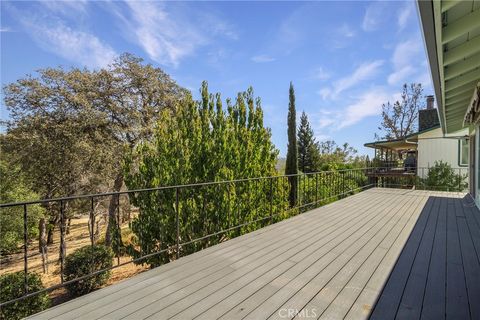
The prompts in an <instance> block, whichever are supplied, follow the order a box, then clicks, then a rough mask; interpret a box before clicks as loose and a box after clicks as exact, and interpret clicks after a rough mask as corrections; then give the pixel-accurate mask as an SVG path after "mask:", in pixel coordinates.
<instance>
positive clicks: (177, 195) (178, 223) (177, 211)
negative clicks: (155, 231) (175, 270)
mask: <svg viewBox="0 0 480 320" xmlns="http://www.w3.org/2000/svg"><path fill="white" fill-rule="evenodd" d="M178 192H179V191H178V187H176V188H175V213H176V218H175V220H176V221H175V223H176V228H177V259H178V258H180V214H179V210H180V208H179V206H178V198H179V194H178Z"/></svg>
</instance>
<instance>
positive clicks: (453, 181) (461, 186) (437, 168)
mask: <svg viewBox="0 0 480 320" xmlns="http://www.w3.org/2000/svg"><path fill="white" fill-rule="evenodd" d="M467 177H468V175H466V174H465V175H463V174H461V173H459V172H458V171H456V170H454V169H452V167H451V166H450V165H449V164H448V163H446V162H443V161H435V165H434V166H433V167H431V168H430V169H429V170H428V175H427V178H426V179H425V180H424V183H425V186H426V187H427V189H433V190H440V191H464V190H465V189H467V187H468V182H467V181H468V179H467Z"/></svg>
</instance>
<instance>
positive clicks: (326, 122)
mask: <svg viewBox="0 0 480 320" xmlns="http://www.w3.org/2000/svg"><path fill="white" fill-rule="evenodd" d="M335 122H336V119H335V118H334V117H332V116H331V115H322V116H321V118H320V120H318V127H319V128H326V127H329V126H331V125H332V124H334V123H335Z"/></svg>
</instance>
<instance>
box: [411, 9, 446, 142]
mask: <svg viewBox="0 0 480 320" xmlns="http://www.w3.org/2000/svg"><path fill="white" fill-rule="evenodd" d="M416 2H417V10H418V13H419V17H420V25H421V26H422V36H423V40H424V41H423V42H424V44H425V48H426V52H427V59H428V63H429V66H430V75H431V77H432V83H433V87H434V90H435V98H436V101H437V107H438V119H439V120H440V126H441V128H442V132H443V133H447V128H446V125H445V123H446V118H445V108H444V106H443V97H442V85H441V83H442V82H441V79H440V67H439V61H438V52H437V43H436V33H435V15H434V9H433V1H416Z"/></svg>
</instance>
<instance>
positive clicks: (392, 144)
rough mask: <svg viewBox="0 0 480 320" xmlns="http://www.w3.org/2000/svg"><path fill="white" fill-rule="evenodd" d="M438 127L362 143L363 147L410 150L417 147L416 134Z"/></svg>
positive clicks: (435, 127) (436, 127)
mask: <svg viewBox="0 0 480 320" xmlns="http://www.w3.org/2000/svg"><path fill="white" fill-rule="evenodd" d="M438 128H440V126H434V127H431V128H428V129H425V130H422V131H418V132H414V133H411V134H409V135H407V136H406V137H405V138H402V139H391V140H381V141H374V142H367V143H365V144H364V146H365V147H368V148H374V149H381V148H383V149H390V150H395V151H398V150H411V149H415V150H416V149H417V144H416V143H417V142H418V136H419V135H421V134H422V133H426V132H429V131H432V130H435V129H438Z"/></svg>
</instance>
